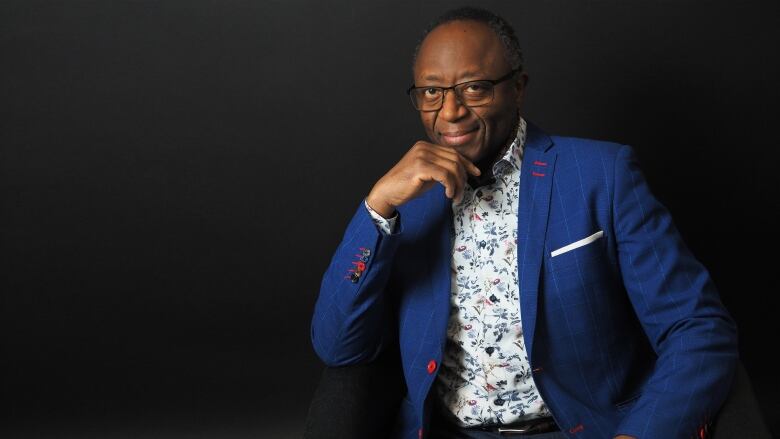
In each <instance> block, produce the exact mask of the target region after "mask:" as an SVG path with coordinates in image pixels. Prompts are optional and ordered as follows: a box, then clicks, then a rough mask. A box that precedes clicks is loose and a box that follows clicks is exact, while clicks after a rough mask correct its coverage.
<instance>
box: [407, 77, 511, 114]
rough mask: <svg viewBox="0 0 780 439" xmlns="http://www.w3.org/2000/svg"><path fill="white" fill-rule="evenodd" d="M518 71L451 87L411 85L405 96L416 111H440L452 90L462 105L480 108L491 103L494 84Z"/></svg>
mask: <svg viewBox="0 0 780 439" xmlns="http://www.w3.org/2000/svg"><path fill="white" fill-rule="evenodd" d="M519 71H520V69H514V70H512V71H511V72H509V73H507V74H506V75H504V76H502V77H500V78H498V79H481V80H479V81H467V82H461V83H460V84H455V85H453V86H451V87H415V86H414V84H412V86H411V87H409V88H408V89H407V90H406V94H408V95H409V97H410V98H411V99H412V105H413V106H414V108H415V109H416V110H417V111H438V110H440V109H441V106H442V105H443V104H444V95H446V94H447V90H452V91H453V92H454V93H455V97H456V98H457V99H458V102H460V103H461V104H462V105H465V106H467V107H480V106H483V105H487V104H489V103H491V102H493V88H494V87H495V86H496V84H498V83H501V82H504V81H506V80H507V79H509V78H511V77H512V76H514V75H515V73H517V72H519Z"/></svg>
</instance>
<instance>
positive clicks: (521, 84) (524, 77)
mask: <svg viewBox="0 0 780 439" xmlns="http://www.w3.org/2000/svg"><path fill="white" fill-rule="evenodd" d="M529 80H530V78H529V77H528V73H526V72H521V73H519V74H518V75H517V77H516V79H515V89H516V90H517V103H518V105H519V104H521V103H522V102H523V98H524V97H525V89H526V87H528V81H529Z"/></svg>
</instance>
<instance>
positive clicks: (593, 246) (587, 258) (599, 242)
mask: <svg viewBox="0 0 780 439" xmlns="http://www.w3.org/2000/svg"><path fill="white" fill-rule="evenodd" d="M605 241H606V238H605V236H604V231H603V230H599V231H597V232H595V233H593V234H590V235H588V236H584V237H582V238H581V239H578V240H576V241H573V242H571V243H569V244H566V245H563V246H560V247H557V248H554V249H548V250H547V254H546V258H545V261H546V262H547V264H546V267H547V271H556V272H560V271H564V270H569V269H574V268H578V267H579V268H584V267H587V265H588V264H591V263H594V262H598V261H601V260H603V259H604V256H605V245H606V244H605Z"/></svg>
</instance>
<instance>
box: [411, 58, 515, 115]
mask: <svg viewBox="0 0 780 439" xmlns="http://www.w3.org/2000/svg"><path fill="white" fill-rule="evenodd" d="M522 70H523V69H522V68H518V69H512V70H511V71H509V73H507V74H506V75H504V76H502V77H500V78H498V79H472V80H471V81H463V82H459V83H457V84H454V85H451V86H449V87H437V86H433V85H429V86H425V87H415V85H414V84H412V86H411V87H409V88H408V89H406V94H407V95H408V96H409V99H411V101H412V107H414V109H415V110H417V111H421V112H424V113H428V112H431V111H439V110H441V108H442V107H443V106H444V99H445V98H446V97H447V90H452V92H453V93H455V98H456V99H457V100H458V102H460V103H461V105H463V106H464V107H484V106H485V105H489V104H490V103H492V102H493V99H495V97H496V95H495V88H496V85H497V84H500V83H502V82H504V81H506V80H507V79H510V78H511V77H513V76H514V75H516V74H518V73H520V72H522ZM471 82H489V83H490V84H491V85H492V88H491V89H490V92H491V93H492V96H490V101H488V102H485V103H484V104H479V105H467V104H466V103H465V102H463V99H462V98H461V96H460V95H459V94H458V93H457V92H456V91H455V87H459V86H461V85H464V84H469V83H471ZM426 88H438V89H440V90H441V91H442V96H441V102H439V108H436V109H434V110H420V109H419V108H417V105H416V103H415V99H414V96H412V91H413V90H419V89H426Z"/></svg>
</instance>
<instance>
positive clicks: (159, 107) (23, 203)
mask: <svg viewBox="0 0 780 439" xmlns="http://www.w3.org/2000/svg"><path fill="white" fill-rule="evenodd" d="M457 5H459V4H457V3H456V4H453V3H451V2H444V1H431V2H425V3H424V4H423V3H418V2H409V1H393V2H381V3H380V2H371V3H370V4H368V2H359V1H351V2H344V1H340V2H333V1H331V2H316V1H289V2H281V1H276V2H259V1H258V2H250V1H205V0H198V1H168V2H156V1H155V2H152V1H125V2H116V1H67V2H63V1H30V0H27V1H7V0H6V1H2V2H1V3H0V51H1V52H0V53H1V58H0V121H1V124H2V129H0V147H1V150H0V191H1V192H0V203H1V204H0V405H1V406H0V417H1V418H2V419H0V436H2V437H96V438H97V437H101V438H102V437H245V436H251V435H254V436H256V437H296V436H298V435H299V434H300V432H301V431H302V420H303V417H304V416H305V412H306V408H307V404H308V400H309V397H310V396H311V393H312V391H313V388H314V385H315V383H316V380H317V377H318V375H319V371H320V368H321V366H320V364H319V362H318V361H317V359H316V357H315V356H314V354H313V352H312V349H311V347H310V343H309V338H308V331H309V319H310V314H311V311H312V307H313V303H314V300H315V298H316V294H317V291H318V288H319V281H320V276H321V275H322V272H323V271H324V269H325V267H326V266H327V264H328V261H329V259H330V255H331V252H332V251H333V250H334V249H335V246H336V244H337V243H338V241H339V240H340V237H341V234H342V232H343V229H344V227H345V225H346V221H347V220H348V219H349V218H350V217H351V215H352V213H353V212H354V209H355V208H356V207H357V206H358V205H359V203H360V201H361V199H362V197H363V196H365V194H366V193H367V192H368V190H369V189H370V187H371V185H372V184H373V182H374V181H375V180H376V179H377V178H379V177H380V176H381V175H382V174H383V173H384V172H385V171H386V170H387V169H389V167H390V166H391V165H392V164H393V163H395V161H397V159H398V158H400V156H401V155H402V154H403V152H404V151H405V150H406V149H407V148H408V147H409V146H410V145H411V144H412V143H413V142H414V141H415V140H416V139H419V138H421V136H422V135H423V133H422V130H421V129H420V127H419V122H418V121H417V116H416V114H415V113H414V112H413V111H412V109H411V106H410V105H409V103H408V102H407V100H406V99H407V98H406V96H405V95H404V93H403V90H404V89H405V88H406V87H407V85H408V84H409V82H410V79H411V77H410V60H409V58H410V55H411V50H412V48H413V46H414V44H415V41H416V39H417V38H418V36H419V33H420V30H421V29H422V28H423V26H424V24H425V23H426V22H428V21H429V20H431V19H432V18H433V17H434V16H436V15H437V14H438V13H440V12H442V11H443V10H445V9H448V8H450V7H452V6H457ZM484 5H485V6H487V7H490V8H492V9H494V10H496V11H497V12H499V13H501V14H503V15H504V16H505V17H506V18H508V19H509V20H510V21H511V22H512V23H514V25H515V26H516V28H517V31H518V34H519V36H520V39H521V42H522V45H523V47H524V49H525V54H526V59H527V66H528V71H529V73H530V76H531V82H530V88H529V94H528V99H527V104H526V106H525V116H526V117H527V118H528V119H529V120H531V121H533V122H534V123H536V124H537V125H539V126H541V127H542V128H543V129H545V130H546V131H548V132H551V133H556V134H564V135H574V136H581V137H592V138H599V139H608V140H613V141H618V142H622V143H627V144H631V145H633V146H634V147H636V149H637V150H638V152H639V156H640V159H641V161H642V164H643V168H644V169H645V173H646V175H647V178H648V180H649V181H650V184H651V187H652V188H653V190H654V192H655V193H656V195H657V196H658V197H659V198H660V199H661V201H662V202H663V203H664V204H666V205H667V206H668V207H669V208H670V209H671V211H672V213H673V216H674V218H675V221H676V223H677V225H678V227H679V228H680V230H681V232H682V233H683V235H684V237H685V238H686V240H687V242H688V244H689V246H690V247H691V248H692V250H693V251H694V253H695V254H696V255H697V257H699V258H700V259H701V260H702V261H703V262H704V263H705V265H707V267H709V269H710V271H711V274H712V276H713V278H714V279H715V281H716V283H717V285H718V286H719V289H720V291H721V295H722V297H723V300H724V302H725V303H726V305H727V307H728V308H729V309H730V310H731V312H732V313H733V314H734V316H735V318H736V319H737V322H738V324H739V327H740V335H741V350H742V356H743V361H744V362H745V364H746V366H747V368H748V371H749V373H750V374H751V375H752V377H753V380H754V382H755V385H756V391H757V392H758V394H759V397H760V400H761V403H762V406H763V408H764V411H765V414H766V416H767V418H768V420H769V421H770V423H771V424H772V425H773V426H774V429H775V431H777V429H778V417H779V415H780V397H779V395H780V384H778V380H777V378H776V372H775V370H776V367H774V366H775V364H773V360H772V357H773V351H774V350H776V346H777V344H776V340H775V339H776V336H777V334H778V331H777V327H776V321H777V318H776V315H777V305H778V300H777V295H778V294H780V291H778V282H777V272H778V270H777V268H776V265H777V264H776V262H777V260H778V258H777V256H776V253H775V252H776V245H777V240H776V239H775V237H776V234H777V232H776V226H777V223H778V215H777V207H778V206H777V199H778V186H779V185H778V183H779V181H778V180H779V179H778V174H779V173H780V172H778V163H777V159H778V154H777V147H778V141H777V132H776V126H777V122H776V121H775V114H776V113H777V106H778V97H779V96H778V90H780V87H778V85H777V79H778V78H779V77H780V75H779V73H780V71H779V70H778V59H777V53H778V52H779V51H780V48H779V47H778V41H780V26H778V24H780V23H779V20H778V18H779V17H780V15H779V14H778V12H779V11H778V9H779V7H778V3H777V2H775V1H767V2H751V1H743V2H734V1H725V0H717V1H682V2H680V1H639V0H632V1H625V0H610V1H608V0H603V1H597V0H591V1H559V0H557V1H535V2H531V1H525V2H511V3H510V2H495V1H493V2H486V3H484Z"/></svg>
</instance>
